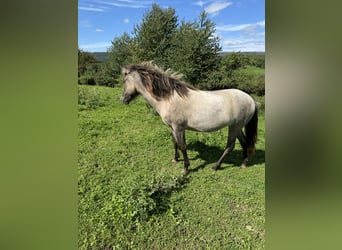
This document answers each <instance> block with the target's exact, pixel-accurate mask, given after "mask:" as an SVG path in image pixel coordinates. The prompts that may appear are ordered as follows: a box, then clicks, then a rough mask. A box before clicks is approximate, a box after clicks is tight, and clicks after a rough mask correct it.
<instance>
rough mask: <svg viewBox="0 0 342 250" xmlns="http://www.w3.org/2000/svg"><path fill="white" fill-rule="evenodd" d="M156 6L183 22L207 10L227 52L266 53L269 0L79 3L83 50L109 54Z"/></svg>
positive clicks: (108, 0) (102, 0)
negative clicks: (115, 41)
mask: <svg viewBox="0 0 342 250" xmlns="http://www.w3.org/2000/svg"><path fill="white" fill-rule="evenodd" d="M153 3H156V4H158V5H159V6H161V7H162V8H167V7H172V8H174V9H175V10H176V15H177V16H178V20H179V21H181V20H183V19H185V20H186V21H193V20H195V19H197V18H198V17H199V15H200V13H201V12H202V11H203V10H205V11H206V12H207V13H208V17H209V19H210V20H212V21H213V22H214V23H215V24H216V35H217V36H218V37H219V38H220V44H221V46H222V50H223V51H227V52H228V51H265V0H227V1H225V0H217V1H216V0H207V1H206V0H204V1H202V0H190V1H184V0H183V1H181V0H180V1H177V0H176V1H171V0H160V1H149V0H146V1H145V0H144V1H138V0H79V1H78V46H79V48H80V49H82V50H84V51H89V52H103V51H107V49H108V48H109V47H110V46H111V41H112V40H113V39H114V38H115V37H119V36H121V35H122V34H123V32H127V33H128V34H129V35H131V34H132V31H133V28H134V25H137V24H139V23H140V22H141V20H142V18H143V15H144V14H145V13H146V12H147V11H149V10H151V6H152V4H153Z"/></svg>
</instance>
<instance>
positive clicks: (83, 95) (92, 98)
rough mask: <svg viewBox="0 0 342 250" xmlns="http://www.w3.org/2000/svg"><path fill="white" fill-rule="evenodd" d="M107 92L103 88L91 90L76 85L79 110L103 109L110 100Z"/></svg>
mask: <svg viewBox="0 0 342 250" xmlns="http://www.w3.org/2000/svg"><path fill="white" fill-rule="evenodd" d="M110 98H111V97H110V96H109V95H108V91H107V90H104V89H103V88H91V87H89V86H82V85H78V104H79V109H80V110H86V109H88V110H92V109H96V108H99V107H103V106H105V105H106V104H108V101H109V100H110Z"/></svg>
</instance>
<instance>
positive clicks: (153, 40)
mask: <svg viewBox="0 0 342 250" xmlns="http://www.w3.org/2000/svg"><path fill="white" fill-rule="evenodd" d="M177 22H178V18H177V16H176V11H175V9H173V8H167V9H162V8H161V7H160V6H159V5H157V4H153V5H152V9H151V10H150V11H149V12H147V13H146V14H145V15H144V17H143V19H142V21H141V24H140V25H137V26H135V27H134V31H133V34H134V54H135V57H136V59H137V60H139V61H150V60H153V61H154V62H155V63H156V64H158V65H160V66H167V64H168V62H167V56H166V55H167V54H168V53H169V52H170V49H171V48H172V37H173V34H174V33H175V31H176V29H177Z"/></svg>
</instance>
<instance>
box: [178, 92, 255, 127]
mask: <svg viewBox="0 0 342 250" xmlns="http://www.w3.org/2000/svg"><path fill="white" fill-rule="evenodd" d="M254 109H255V104H254V100H253V99H252V98H251V97H250V96H249V95H248V94H246V93H245V92H243V91H241V90H238V89H225V90H216V91H194V92H193V93H192V95H191V98H190V99H189V103H188V107H187V109H186V110H185V111H184V112H185V113H186V114H187V117H188V121H187V123H188V127H189V128H190V129H193V130H198V131H213V130H217V129H220V128H223V127H225V126H230V125H232V124H243V125H244V124H245V123H247V122H248V121H249V119H250V118H251V117H252V115H253V113H254Z"/></svg>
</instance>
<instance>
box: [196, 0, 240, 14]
mask: <svg viewBox="0 0 342 250" xmlns="http://www.w3.org/2000/svg"><path fill="white" fill-rule="evenodd" d="M201 3H203V2H201ZM232 4H233V3H232V2H214V3H212V4H210V5H209V6H207V7H206V8H205V9H204V10H205V11H206V12H207V13H208V14H210V15H212V16H217V15H218V14H219V12H220V11H221V10H223V9H225V8H227V7H228V6H230V5H232Z"/></svg>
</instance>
